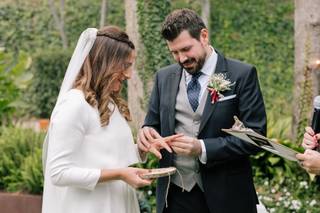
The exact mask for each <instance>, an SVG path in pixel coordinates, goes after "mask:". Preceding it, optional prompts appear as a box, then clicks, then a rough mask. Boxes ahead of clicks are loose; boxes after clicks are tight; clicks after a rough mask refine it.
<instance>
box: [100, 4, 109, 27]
mask: <svg viewBox="0 0 320 213" xmlns="http://www.w3.org/2000/svg"><path fill="white" fill-rule="evenodd" d="M107 11H108V1H107V0H102V1H101V10H100V28H101V27H103V26H104V25H105V21H106V16H107Z"/></svg>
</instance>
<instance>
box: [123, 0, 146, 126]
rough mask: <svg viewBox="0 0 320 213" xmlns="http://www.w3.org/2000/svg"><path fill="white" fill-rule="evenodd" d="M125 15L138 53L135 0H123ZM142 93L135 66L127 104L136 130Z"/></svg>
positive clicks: (141, 106)
mask: <svg viewBox="0 0 320 213" xmlns="http://www.w3.org/2000/svg"><path fill="white" fill-rule="evenodd" d="M125 16H126V31H127V33H128V35H129V37H130V39H131V40H132V41H133V43H134V44H135V47H136V53H139V49H140V42H139V32H138V19H137V2H136V0H125ZM137 59H138V58H137ZM136 64H137V63H136ZM143 94H144V93H143V83H142V81H141V79H140V77H139V75H138V71H137V67H136V66H135V68H134V72H133V74H132V77H131V79H130V80H129V81H128V104H129V108H130V112H131V116H132V127H134V128H135V129H136V130H137V129H139V128H140V127H141V125H142V124H143V121H144V117H145V112H144V110H143V102H144V95H143Z"/></svg>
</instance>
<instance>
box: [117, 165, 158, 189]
mask: <svg viewBox="0 0 320 213" xmlns="http://www.w3.org/2000/svg"><path fill="white" fill-rule="evenodd" d="M148 172H149V170H148V169H140V168H133V167H128V168H124V169H122V171H121V180H123V181H124V182H126V183H127V184H129V185H130V186H132V187H133V188H140V187H143V186H147V185H150V184H151V183H152V180H147V179H142V178H141V175H142V174H145V173H148Z"/></svg>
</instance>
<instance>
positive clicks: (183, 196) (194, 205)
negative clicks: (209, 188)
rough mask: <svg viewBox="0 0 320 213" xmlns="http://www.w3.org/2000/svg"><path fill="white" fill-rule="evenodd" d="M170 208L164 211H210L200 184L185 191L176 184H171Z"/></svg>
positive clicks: (172, 212)
mask: <svg viewBox="0 0 320 213" xmlns="http://www.w3.org/2000/svg"><path fill="white" fill-rule="evenodd" d="M167 199H168V208H166V207H165V208H164V210H163V213H195V212H196V213H210V211H209V209H208V205H207V202H206V200H205V197H204V194H203V192H202V191H201V189H200V188H199V186H198V185H195V186H194V187H193V188H192V190H191V191H190V192H187V191H183V192H182V188H180V187H179V186H177V185H175V184H172V183H171V184H170V188H169V194H168V198H167Z"/></svg>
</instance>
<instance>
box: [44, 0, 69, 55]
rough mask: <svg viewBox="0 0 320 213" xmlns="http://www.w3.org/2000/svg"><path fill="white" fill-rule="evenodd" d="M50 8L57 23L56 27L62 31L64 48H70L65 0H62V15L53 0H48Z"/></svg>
mask: <svg viewBox="0 0 320 213" xmlns="http://www.w3.org/2000/svg"><path fill="white" fill-rule="evenodd" d="M48 4H49V8H50V11H51V14H52V16H53V19H54V22H55V24H56V28H57V30H58V31H59V33H60V37H61V41H62V47H63V49H67V48H68V39H67V36H66V33H65V30H64V0H61V1H60V16H59V15H58V11H57V9H56V7H55V5H54V2H53V0H48Z"/></svg>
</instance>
